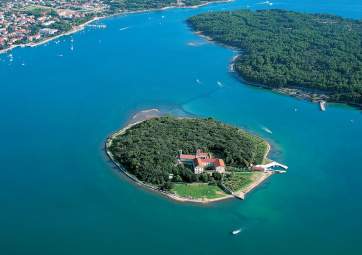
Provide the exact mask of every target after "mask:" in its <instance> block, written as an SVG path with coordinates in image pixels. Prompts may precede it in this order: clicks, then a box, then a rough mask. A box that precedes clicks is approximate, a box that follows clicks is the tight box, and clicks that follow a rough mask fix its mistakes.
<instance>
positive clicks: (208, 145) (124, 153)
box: [109, 117, 267, 186]
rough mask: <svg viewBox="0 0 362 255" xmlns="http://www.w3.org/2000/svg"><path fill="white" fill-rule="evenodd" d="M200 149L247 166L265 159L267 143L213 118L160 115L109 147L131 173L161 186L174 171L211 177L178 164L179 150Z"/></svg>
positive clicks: (184, 177)
mask: <svg viewBox="0 0 362 255" xmlns="http://www.w3.org/2000/svg"><path fill="white" fill-rule="evenodd" d="M197 149H202V150H204V151H206V152H210V153H212V154H213V155H214V156H216V157H220V158H222V159H224V161H225V163H226V165H227V166H233V167H239V168H245V167H249V166H250V164H258V163H261V162H262V161H263V159H264V156H265V153H266V151H267V144H266V142H265V141H264V140H262V139H261V138H259V137H256V136H254V135H251V134H249V133H247V132H245V131H243V130H241V129H238V128H235V127H232V126H228V125H225V124H223V123H221V122H218V121H215V120H213V119H177V118H173V117H161V118H155V119H151V120H147V121H144V122H142V123H140V124H137V125H135V126H133V127H131V128H130V129H128V130H127V131H126V132H125V133H124V134H122V135H118V136H117V137H115V138H114V139H113V142H112V144H111V146H110V147H109V150H110V152H111V153H112V154H113V156H114V158H115V160H116V161H118V162H119V163H120V164H122V165H123V166H124V167H125V168H126V169H127V170H128V171H129V172H130V173H132V174H133V175H135V176H136V177H137V178H138V179H140V180H141V181H145V182H148V183H152V184H156V185H159V186H162V185H164V184H165V183H166V182H167V181H168V179H169V174H173V175H174V178H173V180H174V181H186V182H194V181H199V180H200V181H205V182H208V181H210V180H209V178H208V176H204V175H201V176H195V175H194V174H193V172H192V171H191V170H190V169H188V168H186V167H183V166H182V165H176V157H177V155H178V152H179V150H182V152H183V153H190V154H194V153H195V152H196V150H197ZM214 178H215V177H214ZM204 179H205V180H204Z"/></svg>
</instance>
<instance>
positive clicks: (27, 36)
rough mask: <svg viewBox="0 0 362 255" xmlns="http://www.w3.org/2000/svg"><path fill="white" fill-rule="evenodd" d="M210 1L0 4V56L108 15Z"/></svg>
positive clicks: (9, 0) (25, 0)
mask: <svg viewBox="0 0 362 255" xmlns="http://www.w3.org/2000/svg"><path fill="white" fill-rule="evenodd" d="M211 2H218V0H87V1H84V0H74V1H67V0H5V1H0V54H1V53H4V52H7V51H9V50H11V49H13V48H16V47H25V46H29V47H34V46H37V45H39V44H42V43H46V42H48V41H49V40H52V39H55V38H57V37H59V36H62V35H65V34H70V33H74V32H77V31H79V30H81V29H83V28H84V27H85V26H86V25H88V24H89V23H91V22H92V21H95V20H97V19H101V18H103V17H107V16H111V15H118V14H126V13H132V12H142V11H151V10H159V9H166V8H172V7H177V8H187V7H199V6H202V5H205V4H208V3H211ZM220 2H222V1H220ZM97 27H104V26H103V25H100V26H97Z"/></svg>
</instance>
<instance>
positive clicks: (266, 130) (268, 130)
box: [261, 127, 273, 134]
mask: <svg viewBox="0 0 362 255" xmlns="http://www.w3.org/2000/svg"><path fill="white" fill-rule="evenodd" d="M261 129H263V130H264V131H265V132H267V133H268V134H273V131H271V130H270V129H269V128H267V127H261Z"/></svg>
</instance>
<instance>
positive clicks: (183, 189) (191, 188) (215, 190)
mask: <svg viewBox="0 0 362 255" xmlns="http://www.w3.org/2000/svg"><path fill="white" fill-rule="evenodd" d="M172 191H173V192H174V193H176V194H177V195H178V196H181V197H187V198H190V197H191V198H194V199H200V198H207V199H213V198H220V197H223V196H225V195H226V194H225V193H224V192H223V191H222V190H221V189H220V188H219V187H218V186H216V185H208V184H207V183H192V184H175V186H174V187H173V189H172Z"/></svg>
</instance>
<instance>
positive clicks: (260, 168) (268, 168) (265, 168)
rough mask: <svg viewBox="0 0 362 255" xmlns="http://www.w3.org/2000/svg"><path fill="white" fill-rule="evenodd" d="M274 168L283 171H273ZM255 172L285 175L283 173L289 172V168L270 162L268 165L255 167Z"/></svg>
mask: <svg viewBox="0 0 362 255" xmlns="http://www.w3.org/2000/svg"><path fill="white" fill-rule="evenodd" d="M274 167H280V168H282V169H283V170H274V169H273V168H274ZM253 170H254V171H264V172H269V171H273V172H275V173H278V174H283V173H286V170H288V166H286V165H283V164H280V163H278V162H276V161H272V162H270V163H268V164H264V165H255V166H253Z"/></svg>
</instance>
